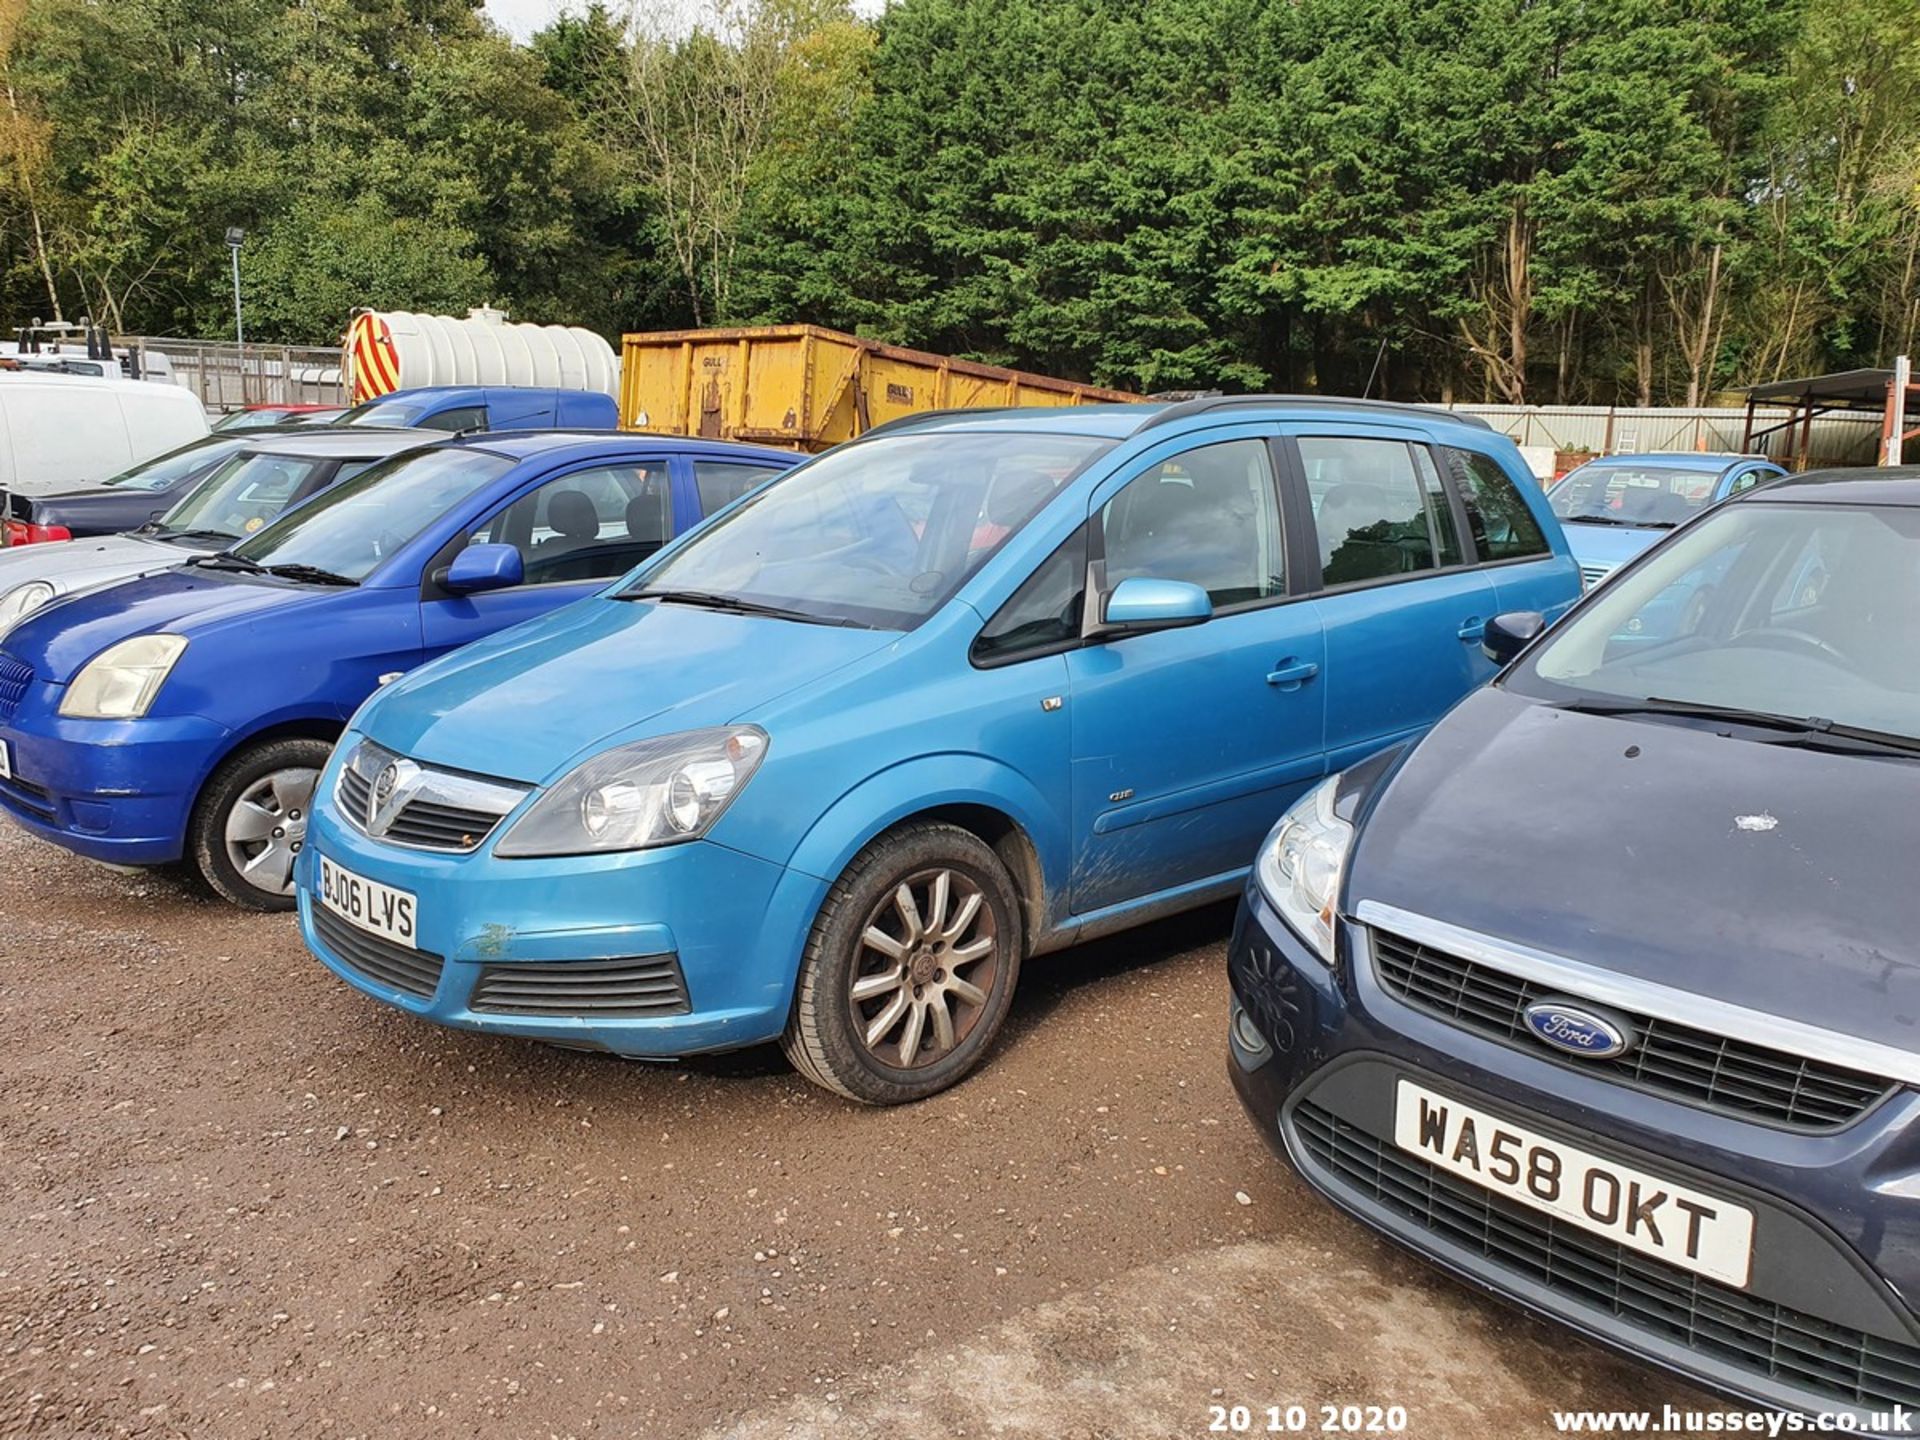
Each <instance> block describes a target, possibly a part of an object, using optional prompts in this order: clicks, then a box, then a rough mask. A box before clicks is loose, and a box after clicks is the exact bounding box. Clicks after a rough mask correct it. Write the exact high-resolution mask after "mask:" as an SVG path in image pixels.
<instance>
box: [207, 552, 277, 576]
mask: <svg viewBox="0 0 1920 1440" xmlns="http://www.w3.org/2000/svg"><path fill="white" fill-rule="evenodd" d="M187 564H189V565H195V566H203V567H205V568H206V569H208V570H239V571H242V572H244V573H246V574H248V575H258V574H261V573H262V572H263V571H265V569H266V568H267V567H266V566H264V565H262V564H261V563H260V562H259V561H258V560H249V559H247V557H246V556H244V555H231V554H228V553H227V552H226V551H225V550H216V551H214V552H213V554H211V555H196V556H194V557H193V558H192V559H191V560H189V561H187Z"/></svg>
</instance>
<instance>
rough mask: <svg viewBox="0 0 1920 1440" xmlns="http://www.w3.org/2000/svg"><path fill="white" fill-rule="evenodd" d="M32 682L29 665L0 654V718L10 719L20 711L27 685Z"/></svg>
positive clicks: (31, 669) (31, 671) (31, 670)
mask: <svg viewBox="0 0 1920 1440" xmlns="http://www.w3.org/2000/svg"><path fill="white" fill-rule="evenodd" d="M32 683H33V667H32V666H31V665H29V664H27V663H26V662H25V661H23V660H16V659H14V658H13V656H11V655H4V654H0V720H11V719H13V717H14V716H15V715H17V714H19V713H20V702H21V701H22V700H24V699H26V698H27V687H28V686H29V685H31V684H32Z"/></svg>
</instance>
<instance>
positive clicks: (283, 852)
mask: <svg viewBox="0 0 1920 1440" xmlns="http://www.w3.org/2000/svg"><path fill="white" fill-rule="evenodd" d="M335 438H336V441H338V440H339V439H340V438H341V437H339V436H338V435H337V434H336V437H335ZM404 443H407V444H412V443H413V440H412V438H411V437H408V438H406V439H405V440H404ZM798 458H799V457H797V456H794V455H791V454H788V453H786V452H783V451H778V450H766V449H762V448H759V447H755V446H743V445H723V444H715V443H709V442H704V441H683V440H671V439H666V438H662V437H659V436H644V435H614V434H593V435H587V434H579V433H572V434H569V433H555V432H548V433H535V432H529V433H523V434H497V435H489V436H486V437H484V438H475V439H463V440H448V441H442V442H440V443H438V444H434V445H429V446H426V447H425V448H416V449H411V450H408V451H407V452H406V453H404V454H402V455H399V456H397V457H395V458H393V459H391V460H388V461H385V462H383V463H381V464H379V465H376V466H373V467H372V468H370V469H366V470H364V471H362V472H361V473H360V474H359V475H357V476H355V477H354V478H352V479H350V480H345V481H341V482H339V483H337V484H335V485H334V486H333V487H332V488H331V489H328V490H327V491H325V492H324V493H322V494H321V495H319V496H318V497H316V498H315V499H313V500H312V501H310V502H308V503H307V504H305V505H303V506H301V507H300V508H299V509H297V510H294V511H291V512H289V513H287V514H286V515H283V516H282V517H281V518H279V519H278V520H276V521H274V522H273V523H272V524H270V525H268V526H266V527H265V528H264V529H261V530H260V531H258V533H256V534H254V535H252V536H251V537H250V538H248V539H245V540H242V541H241V542H240V543H239V544H237V545H234V546H232V547H231V548H229V549H226V550H222V551H219V552H217V553H214V554H207V555H201V556H199V557H197V558H195V559H193V560H191V561H189V562H188V563H187V564H186V565H184V566H181V567H179V568H177V569H173V570H168V571H165V572H162V573H160V574H155V575H149V576H146V577H144V578H140V579H133V580H128V581H125V582H124V583H121V584H118V585H112V586H108V587H106V588H102V589H95V590H90V591H87V592H85V593H83V594H79V595H75V596H73V597H71V598H69V599H67V600H64V601H60V602H56V603H54V604H51V605H49V606H47V607H46V608H44V609H42V610H38V611H35V612H34V613H33V614H31V615H30V616H28V618H27V619H25V620H24V621H22V622H21V623H20V624H19V625H18V626H17V627H16V628H14V629H12V630H10V631H8V632H7V633H6V635H5V637H4V640H0V809H4V810H5V811H6V813H7V814H9V815H10V816H12V817H13V818H14V819H15V820H17V821H18V822H19V823H21V824H22V825H24V826H25V827H26V828H27V829H28V830H30V831H32V832H33V833H34V834H36V835H39V836H42V837H43V838H45V839H48V840H51V841H53V842H54V843H56V844H59V845H63V846H65V847H66V848H68V849H70V850H73V851H76V852H78V853H79V854H82V855H86V856H90V857H92V858H94V859H98V860H104V861H109V862H113V863H118V864H124V865H170V864H174V863H176V862H180V861H182V860H184V861H185V862H186V863H187V864H188V865H189V866H190V867H191V869H192V870H193V871H194V872H196V873H197V874H198V875H199V876H200V878H202V879H203V880H204V881H205V882H206V883H207V884H208V885H210V886H211V887H212V888H213V889H214V890H215V891H216V892H217V893H218V894H220V895H222V896H224V897H226V898H227V899H229V900H231V901H233V902H234V903H236V904H240V905H246V906H250V907H253V908H258V909H289V908H291V907H292V904H293V881H292V868H293V860H294V857H295V856H296V855H297V854H299V852H300V850H301V848H302V846H303V844H304V839H305V835H306V829H307V823H308V814H309V809H310V804H311V797H312V794H313V787H314V782H315V780H316V778H317V777H318V775H319V771H320V767H321V766H322V765H323V764H325V763H326V759H327V753H328V750H329V749H330V747H331V745H332V743H333V741H334V740H335V739H336V738H337V737H338V736H339V734H340V731H341V729H342V727H343V726H344V725H345V724H346V722H347V719H348V717H349V716H351V715H352V714H353V712H354V710H355V708H356V707H357V706H359V704H360V702H361V701H363V700H365V699H366V698H367V696H368V695H370V694H372V693H373V691H374V690H375V689H377V688H378V687H379V686H380V685H382V684H384V683H386V682H388V681H390V680H392V679H393V678H395V677H396V676H398V675H401V674H403V673H405V672H406V671H408V670H410V669H412V668H413V667H414V666H416V665H418V664H420V663H421V662H422V661H423V660H427V659H430V658H431V657H433V656H436V655H441V654H444V653H446V652H447V651H449V650H453V649H456V648H458V647H459V646H461V645H465V644H467V643H469V642H470V641H473V640H477V639H480V638H481V637H483V636H487V635H491V634H493V633H494V632H495V631H498V630H502V629H505V628H507V627H509V626H512V625H515V624H518V623H519V622H520V621H523V620H527V619H530V618H532V617H534V616H538V615H544V614H546V613H547V612H548V611H550V610H553V609H555V608H557V607H559V606H561V605H564V604H565V603H566V602H567V601H569V600H575V599H578V598H580V597H581V596H583V595H587V594H590V593H591V592H592V591H594V590H595V589H598V588H600V587H601V586H604V585H605V584H606V582H607V580H608V579H610V578H612V577H613V576H616V575H619V574H622V573H624V572H625V571H627V570H630V569H631V568H632V567H633V566H634V565H636V564H637V563H639V562H640V561H641V560H643V559H645V558H646V557H647V556H648V555H650V554H652V553H653V552H655V551H656V550H658V549H659V548H660V547H661V545H662V544H664V543H665V542H666V541H667V540H668V539H669V538H671V537H672V536H673V535H674V534H676V533H678V532H680V531H682V530H685V529H687V528H688V527H690V526H691V525H693V524H694V523H696V522H697V521H698V520H699V519H700V518H701V517H702V516H703V515H704V514H706V513H708V512H710V511H713V510H718V509H720V508H722V507H723V506H724V505H726V504H727V503H729V502H730V501H732V500H733V499H735V498H737V497H738V496H740V495H742V494H745V493H746V492H747V491H748V490H750V489H752V488H753V487H754V486H755V485H757V484H759V483H760V482H761V481H763V480H764V479H766V477H768V476H769V475H772V474H775V473H777V472H778V471H781V470H784V469H787V468H789V467H790V466H792V465H793V464H794V463H795V462H796V461H797V459H798ZM533 723H535V724H538V723H540V722H539V720H538V718H537V717H533Z"/></svg>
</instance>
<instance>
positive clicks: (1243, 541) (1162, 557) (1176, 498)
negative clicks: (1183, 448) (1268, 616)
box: [1097, 440, 1286, 610]
mask: <svg viewBox="0 0 1920 1440" xmlns="http://www.w3.org/2000/svg"><path fill="white" fill-rule="evenodd" d="M1097 523H1098V524H1099V525H1100V527H1101V530H1100V533H1101V541H1102V544H1103V547H1104V550H1105V555H1106V564H1107V578H1106V583H1107V585H1108V586H1109V587H1112V586H1115V585H1118V584H1119V583H1120V582H1121V581H1122V580H1128V579H1132V578H1134V577H1135V576H1142V575H1146V576H1152V577H1153V578H1155V579H1157V580H1185V581H1187V582H1188V583H1190V584H1194V585H1198V586H1200V587H1201V588H1202V589H1203V590H1205V591H1206V592H1207V594H1208V595H1210V596H1211V597H1212V598H1213V604H1214V608H1215V609H1216V610H1218V609H1224V608H1225V607H1227V606H1229V605H1244V604H1246V603H1247V602H1249V601H1254V600H1264V599H1268V598H1270V597H1272V596H1276V595H1283V594H1285V593H1286V566H1285V562H1284V561H1283V559H1282V555H1283V546H1282V543H1281V533H1280V511H1279V502H1278V499H1277V498H1276V495H1275V491H1274V485H1273V466H1272V462H1271V461H1270V460H1269V458H1268V455H1267V444H1266V442H1265V441H1264V440H1229V441H1225V442H1223V443H1221V444H1218V445H1204V446H1201V447H1200V448H1199V449H1197V450H1189V451H1187V452H1186V453H1185V454H1182V455H1176V456H1175V457H1174V458H1173V459H1171V460H1168V461H1166V462H1164V463H1162V464H1159V465H1156V466H1154V467H1153V468H1152V469H1151V470H1148V471H1147V472H1146V473H1145V474H1143V475H1138V476H1136V477H1134V479H1132V480H1131V481H1129V482H1128V483H1127V487H1126V488H1125V489H1124V490H1122V491H1121V492H1120V493H1119V494H1118V495H1116V496H1114V497H1113V499H1111V500H1109V501H1108V502H1107V504H1106V505H1105V507H1104V508H1103V509H1102V510H1101V511H1100V514H1099V516H1098V517H1097Z"/></svg>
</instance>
